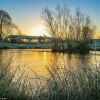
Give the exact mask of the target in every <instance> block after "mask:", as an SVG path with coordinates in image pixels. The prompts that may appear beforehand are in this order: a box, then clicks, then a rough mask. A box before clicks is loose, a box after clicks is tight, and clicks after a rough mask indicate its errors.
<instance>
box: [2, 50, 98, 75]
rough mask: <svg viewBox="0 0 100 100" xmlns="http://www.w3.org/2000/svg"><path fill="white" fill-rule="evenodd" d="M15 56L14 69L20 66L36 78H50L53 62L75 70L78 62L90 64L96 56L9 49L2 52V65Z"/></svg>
mask: <svg viewBox="0 0 100 100" xmlns="http://www.w3.org/2000/svg"><path fill="white" fill-rule="evenodd" d="M11 55H13V60H12V63H11V64H12V67H13V68H16V66H18V65H20V70H21V71H24V72H25V73H27V74H28V75H29V76H34V73H37V74H38V75H43V76H48V71H47V69H46V67H47V66H48V67H50V63H51V62H56V64H59V63H60V64H62V65H63V64H67V65H68V66H71V68H75V66H77V64H78V62H79V61H81V62H83V61H84V60H86V61H87V63H88V62H92V63H93V62H95V55H94V54H90V55H87V56H82V55H81V56H80V55H78V54H73V55H68V54H62V53H52V52H36V51H33V50H30V49H29V50H25V49H24V50H22V49H20V50H19V49H9V50H1V51H0V58H1V60H0V63H2V62H4V61H5V60H6V59H9V57H10V56H11ZM96 59H97V61H98V62H99V61H100V55H97V56H96Z"/></svg>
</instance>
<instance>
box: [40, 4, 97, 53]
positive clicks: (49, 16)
mask: <svg viewBox="0 0 100 100" xmlns="http://www.w3.org/2000/svg"><path fill="white" fill-rule="evenodd" d="M42 19H43V20H44V23H45V26H46V27H47V29H48V32H49V33H50V35H51V36H52V38H53V42H54V45H53V47H52V50H53V51H55V52H68V53H72V52H79V53H88V52H89V43H90V41H91V40H92V38H93V35H94V33H95V29H96V28H95V25H94V23H93V21H92V20H91V18H90V16H88V15H87V14H84V13H83V12H82V11H81V10H80V8H76V10H75V13H73V12H71V11H70V9H69V8H68V7H67V6H66V5H64V6H63V7H61V6H60V5H57V7H56V8H55V10H50V9H49V8H48V7H47V8H44V9H43V12H42Z"/></svg>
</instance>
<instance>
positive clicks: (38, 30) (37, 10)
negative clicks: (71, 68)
mask: <svg viewBox="0 0 100 100" xmlns="http://www.w3.org/2000/svg"><path fill="white" fill-rule="evenodd" d="M57 4H60V5H64V4H66V5H67V6H68V7H69V8H70V10H72V11H75V9H76V8H77V7H79V8H81V10H82V12H84V13H86V14H88V15H89V16H91V19H92V20H93V22H94V24H95V25H96V27H97V28H96V37H100V0H0V9H3V10H5V11H6V12H8V13H9V14H10V16H11V17H12V19H13V22H14V23H16V24H17V25H18V26H19V28H20V29H21V31H22V32H23V33H24V34H27V35H43V34H48V32H47V31H46V28H45V26H44V24H43V21H42V19H41V12H42V9H43V8H45V7H49V8H50V9H54V8H55V7H56V5H57Z"/></svg>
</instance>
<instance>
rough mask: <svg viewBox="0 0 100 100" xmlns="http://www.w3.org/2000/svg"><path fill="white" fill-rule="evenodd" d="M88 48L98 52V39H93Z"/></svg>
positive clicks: (99, 40) (99, 47) (99, 45)
mask: <svg viewBox="0 0 100 100" xmlns="http://www.w3.org/2000/svg"><path fill="white" fill-rule="evenodd" d="M90 48H91V49H92V50H100V39H93V40H92V42H91V43H90Z"/></svg>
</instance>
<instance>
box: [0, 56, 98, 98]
mask: <svg viewBox="0 0 100 100" xmlns="http://www.w3.org/2000/svg"><path fill="white" fill-rule="evenodd" d="M11 59H12V58H10V60H8V61H7V62H6V63H3V64H2V65H0V98H7V100H100V64H93V63H89V64H87V63H86V61H85V60H84V61H83V62H80V61H79V62H78V64H77V66H76V65H75V66H73V67H71V66H70V65H69V64H68V62H64V64H62V63H61V62H59V63H58V64H56V62H51V63H50V67H48V66H47V67H46V69H47V71H48V72H49V77H48V78H47V77H43V76H40V75H38V73H36V72H34V71H33V74H34V75H35V76H34V77H29V76H28V74H27V75H26V74H25V75H24V73H25V71H20V67H22V66H19V67H17V69H14V70H13V69H11V68H12V67H11ZM16 74H17V76H18V75H20V76H19V77H17V78H15V76H16Z"/></svg>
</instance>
